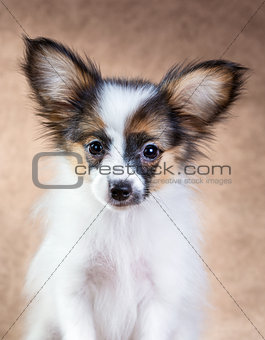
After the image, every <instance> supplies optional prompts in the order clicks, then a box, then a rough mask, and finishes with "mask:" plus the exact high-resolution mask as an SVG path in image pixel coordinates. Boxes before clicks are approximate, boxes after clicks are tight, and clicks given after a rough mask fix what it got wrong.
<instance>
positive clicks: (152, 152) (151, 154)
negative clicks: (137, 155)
mask: <svg viewBox="0 0 265 340" xmlns="http://www.w3.org/2000/svg"><path fill="white" fill-rule="evenodd" d="M143 155H144V157H145V158H148V159H155V158H156V157H157V156H158V155H159V150H158V147H157V146H155V145H154V144H149V145H146V147H145V149H144V151H143Z"/></svg>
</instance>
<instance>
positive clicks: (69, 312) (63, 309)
mask: <svg viewBox="0 0 265 340" xmlns="http://www.w3.org/2000/svg"><path fill="white" fill-rule="evenodd" d="M57 306H58V316H59V324H60V330H61V334H62V339H63V340H95V339H96V334H95V327H94V322H93V315H92V311H91V306H90V301H89V298H88V297H87V296H85V297H84V296H82V295H78V293H76V292H75V293H74V292H70V291H68V290H67V291H66V290H61V291H60V293H59V294H58V295H57Z"/></svg>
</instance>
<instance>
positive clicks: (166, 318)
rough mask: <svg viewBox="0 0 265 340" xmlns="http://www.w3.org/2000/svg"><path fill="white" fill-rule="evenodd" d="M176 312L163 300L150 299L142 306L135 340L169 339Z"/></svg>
mask: <svg viewBox="0 0 265 340" xmlns="http://www.w3.org/2000/svg"><path fill="white" fill-rule="evenodd" d="M173 315H175V313H174V312H173V310H172V308H170V306H168V305H166V304H165V303H163V302H162V301H157V300H155V301H154V300H153V301H149V302H148V303H147V304H146V305H145V306H143V307H142V309H141V312H140V319H139V320H138V329H137V332H136V334H137V335H136V337H135V338H134V339H135V340H158V339H159V340H169V339H170V335H171V334H172V329H173V327H174V326H173V323H174V317H173Z"/></svg>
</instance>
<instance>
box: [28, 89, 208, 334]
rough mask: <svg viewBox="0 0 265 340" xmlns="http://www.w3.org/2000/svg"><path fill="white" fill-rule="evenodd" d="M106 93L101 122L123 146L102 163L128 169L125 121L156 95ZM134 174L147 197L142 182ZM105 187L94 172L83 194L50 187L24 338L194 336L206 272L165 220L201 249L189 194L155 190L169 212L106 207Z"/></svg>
mask: <svg viewBox="0 0 265 340" xmlns="http://www.w3.org/2000/svg"><path fill="white" fill-rule="evenodd" d="M105 91H106V92H108V96H106V92H105V96H103V98H104V99H103V101H102V107H101V110H103V111H101V114H102V116H103V117H104V115H105V116H106V117H107V115H108V116H111V120H109V121H108V120H107V119H105V121H106V123H107V124H108V129H109V130H108V132H109V133H111V136H112V137H113V139H114V144H115V143H116V144H117V145H118V146H117V149H116V147H115V148H113V150H112V151H111V154H110V156H109V157H108V158H107V159H106V160H105V162H106V164H122V163H121V162H122V157H121V156H120V151H122V148H123V147H124V141H123V140H122V138H121V136H122V131H121V130H120V129H121V127H122V126H124V120H123V121H121V120H122V119H121V115H122V114H123V113H124V111H126V110H127V112H128V114H129V113H130V112H133V111H134V110H135V109H136V107H137V105H139V104H140V103H141V102H142V101H143V100H144V99H145V97H146V96H147V95H150V94H151V90H150V89H144V90H143V92H142V93H140V92H139V91H138V92H136V93H131V92H128V91H129V90H126V91H127V92H126V91H124V92H123V93H122V91H121V88H119V87H115V88H112V89H110V88H107V89H105ZM130 91H132V90H130ZM115 98H116V100H115V101H113V100H114V99H115ZM122 98H123V100H122ZM124 98H127V100H126V101H125V102H126V103H127V107H126V105H125V104H124ZM132 102H133V103H134V104H133V105H132ZM128 105H129V106H130V105H132V110H129V107H128ZM108 110H109V112H107V111H108ZM110 111H112V113H111V112H110ZM115 114H116V117H115ZM112 122H114V123H113V124H111V123H112ZM57 170H58V181H59V182H61V183H64V184H65V183H74V182H75V178H74V177H73V176H74V175H73V174H72V169H71V167H70V164H68V161H67V160H66V159H65V160H62V159H61V160H60V163H59V164H57ZM132 177H133V179H132V181H133V185H134V186H137V189H138V190H143V184H142V183H141V180H140V178H139V177H137V176H136V175H134V176H132ZM107 185H108V184H107V180H106V176H105V178H104V176H102V175H99V174H97V173H96V171H95V172H94V173H92V175H91V177H90V180H89V181H85V182H84V185H83V186H82V187H80V188H78V189H75V190H51V191H50V192H49V193H47V194H46V195H45V196H44V198H43V199H42V201H41V202H40V204H39V206H38V210H39V212H40V213H41V214H42V216H43V218H44V221H45V224H46V229H45V238H44V241H43V243H42V244H41V246H40V249H39V251H38V253H37V255H36V256H35V258H34V260H33V262H32V265H31V268H30V271H29V274H28V280H27V291H28V293H29V297H31V296H32V294H34V293H35V292H37V291H38V290H39V289H40V288H41V287H42V286H43V285H44V283H45V285H44V286H43V289H41V291H40V292H39V294H38V295H37V298H36V299H35V300H34V302H33V303H32V305H31V306H30V309H31V311H30V315H29V323H30V326H29V327H28V328H29V329H30V331H29V333H28V334H27V335H26V337H25V339H26V340H47V339H63V340H96V339H97V340H196V339H198V335H199V324H200V319H201V316H202V301H203V293H202V292H203V286H204V270H203V268H202V263H201V261H200V259H199V258H198V256H197V255H196V253H195V252H194V250H193V249H192V247H191V246H190V244H189V243H188V242H187V240H186V239H185V238H184V237H183V236H182V235H181V233H180V232H179V230H178V229H177V227H176V226H174V224H173V223H172V222H171V221H170V219H169V217H168V216H167V214H168V215H169V216H170V217H171V218H172V219H173V220H174V221H175V223H176V225H177V226H178V227H179V228H180V229H181V230H182V231H183V233H184V234H185V236H186V237H187V239H188V240H189V242H190V243H191V244H192V245H193V246H194V247H195V248H196V249H199V238H200V235H199V228H198V219H197V217H196V213H195V211H194V208H193V202H192V198H191V196H192V195H191V193H190V191H189V189H188V188H187V187H185V186H183V185H180V184H177V183H176V184H170V185H167V186H165V187H164V188H163V189H161V190H160V191H158V192H157V193H154V195H155V197H156V199H157V200H158V201H159V202H160V204H161V205H162V206H163V207H164V209H165V210H166V212H167V214H166V213H165V212H164V211H163V210H162V209H161V207H160V206H159V205H158V203H157V202H156V200H155V199H154V197H153V196H152V195H151V196H150V197H149V198H147V199H146V200H145V201H144V202H143V203H141V204H140V205H137V206H131V207H127V208H122V209H117V208H116V209H114V208H111V207H110V206H108V205H107V206H106V207H105V208H104V206H105V204H106V202H107ZM90 225H91V226H90ZM89 226H90V227H89ZM81 236H82V237H81ZM73 245H75V246H74V247H73ZM67 254H69V255H68V256H67V257H66V258H65V256H66V255H67ZM62 260H63V261H62ZM48 278H49V280H48V281H47V279H48Z"/></svg>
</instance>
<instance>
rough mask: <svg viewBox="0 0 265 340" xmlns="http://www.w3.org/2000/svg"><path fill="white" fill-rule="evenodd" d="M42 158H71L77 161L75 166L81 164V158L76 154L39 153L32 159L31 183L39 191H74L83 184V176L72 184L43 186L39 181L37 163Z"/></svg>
mask: <svg viewBox="0 0 265 340" xmlns="http://www.w3.org/2000/svg"><path fill="white" fill-rule="evenodd" d="M44 157H72V158H74V159H75V160H76V161H77V164H83V158H82V156H81V155H80V154H79V153H77V152H71V151H54V152H39V153H37V154H36V155H35V156H34V157H33V159H32V181H33V183H34V184H35V185H36V187H38V188H41V189H76V188H79V187H81V185H82V184H83V181H84V178H83V176H77V181H76V183H74V184H44V183H41V182H40V181H39V161H40V159H41V158H44Z"/></svg>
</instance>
